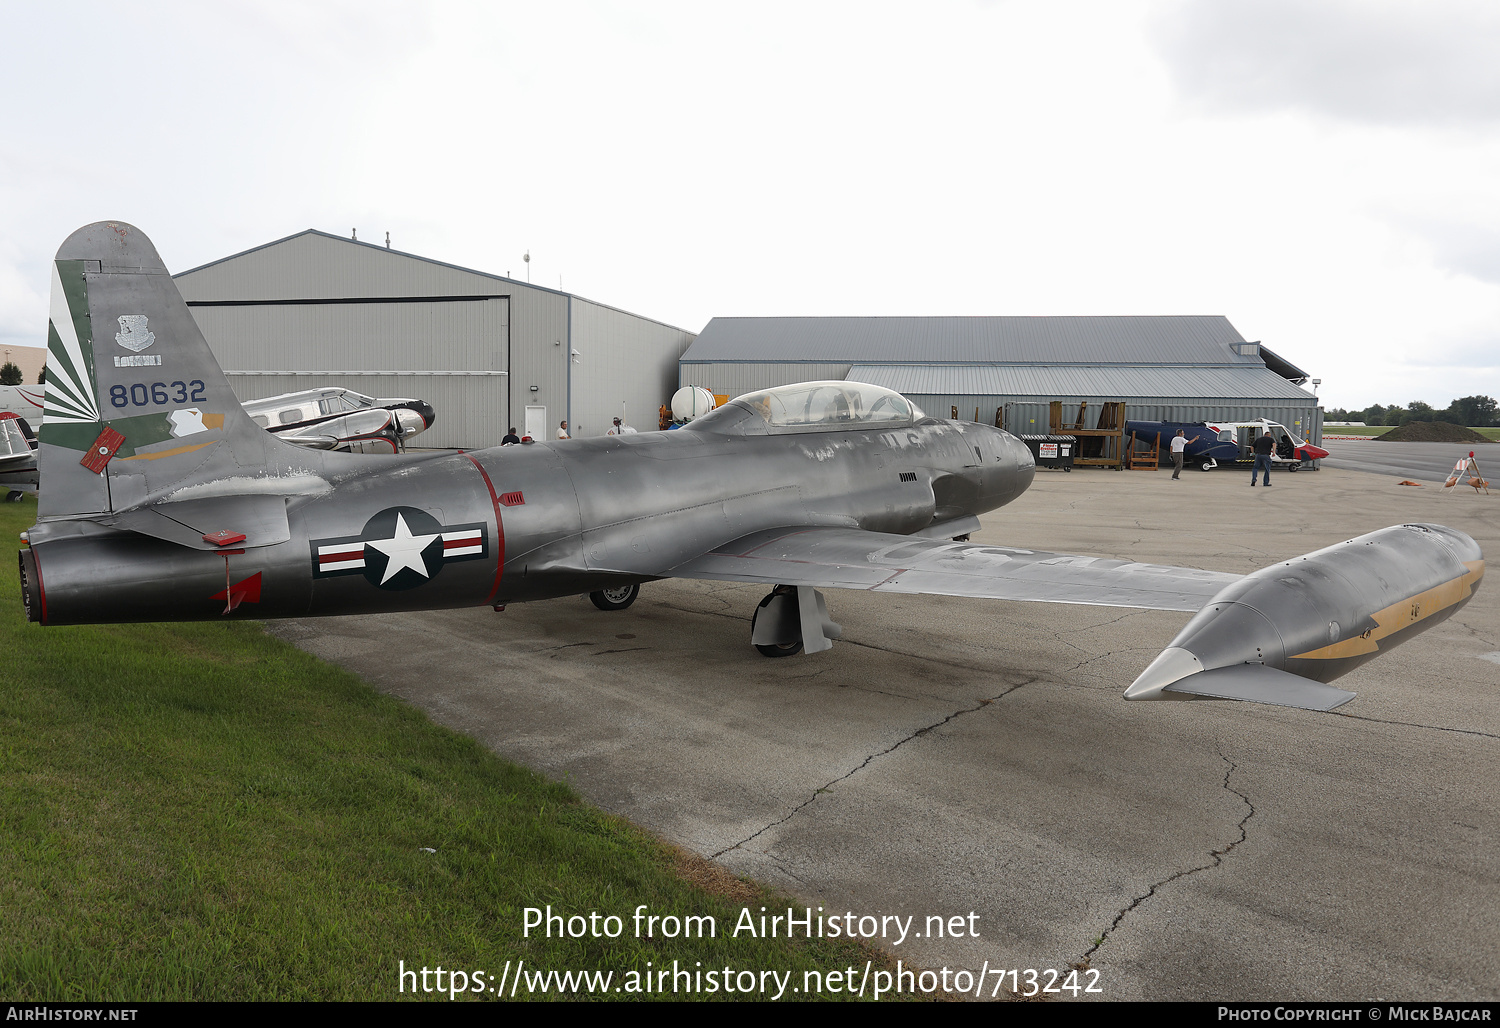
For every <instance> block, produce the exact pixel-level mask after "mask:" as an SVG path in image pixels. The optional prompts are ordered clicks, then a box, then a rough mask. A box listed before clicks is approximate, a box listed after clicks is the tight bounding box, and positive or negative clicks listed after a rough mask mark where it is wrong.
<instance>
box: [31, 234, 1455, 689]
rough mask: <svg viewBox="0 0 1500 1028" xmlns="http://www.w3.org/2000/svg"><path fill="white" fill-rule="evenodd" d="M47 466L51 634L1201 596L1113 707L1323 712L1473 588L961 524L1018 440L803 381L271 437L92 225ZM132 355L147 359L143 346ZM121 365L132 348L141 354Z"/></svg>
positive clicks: (131, 256)
mask: <svg viewBox="0 0 1500 1028" xmlns="http://www.w3.org/2000/svg"><path fill="white" fill-rule="evenodd" d="M48 346H49V350H50V355H49V358H48V361H49V362H48V369H49V370H48V374H47V390H46V417H45V420H44V421H43V424H42V431H41V446H40V450H39V456H40V460H41V463H42V466H43V470H44V472H45V475H46V479H45V481H46V487H45V488H44V489H43V490H42V491H41V494H40V500H39V507H38V523H37V524H36V526H35V527H33V528H32V529H30V530H29V531H28V532H27V533H26V536H25V541H26V543H27V546H26V548H25V549H23V550H22V551H21V554H20V562H21V590H22V594H23V597H24V599H25V604H26V611H27V615H28V617H29V618H30V619H31V620H33V621H38V622H41V623H42V624H46V625H64V624H77V623H87V622H121V621H178V620H204V619H212V618H219V617H228V618H235V617H249V618H279V617H306V616H310V615H326V614H357V613H363V612H373V611H403V610H423V609H434V608H447V607H462V606H470V605H481V604H485V605H492V606H494V607H496V608H499V607H501V606H503V605H505V604H507V603H517V602H521V601H524V600H535V599H542V598H545V597H553V596H565V595H569V594H573V595H577V594H579V593H589V594H590V595H591V596H592V597H593V599H594V602H595V603H596V604H598V605H599V606H601V607H604V608H606V609H619V608H623V607H627V606H629V605H630V603H631V602H632V601H633V600H634V599H635V597H636V595H637V593H638V591H639V588H640V585H641V583H643V582H650V581H652V580H654V579H661V578H669V577H680V578H702V579H719V580H728V581H738V582H752V583H760V584H762V585H765V586H767V587H769V589H770V591H769V593H768V594H767V595H766V597H765V598H764V599H763V600H761V602H760V604H759V606H758V608H757V609H756V612H755V618H754V621H753V625H752V628H751V636H750V641H751V643H752V644H753V645H754V646H755V647H756V648H757V649H759V650H760V652H762V653H764V654H767V655H768V656H783V655H787V654H791V653H795V652H797V651H798V650H801V651H804V652H808V653H813V652H818V651H821V650H826V649H828V648H829V647H830V646H831V645H832V640H834V639H837V638H838V637H839V635H840V629H839V626H838V625H836V624H835V623H834V622H833V621H832V619H831V618H830V617H829V613H828V607H827V603H826V600H825V598H824V596H823V593H822V590H824V589H863V590H868V591H872V592H895V593H936V594H946V595H957V596H968V597H974V598H983V597H993V598H999V599H1012V600H1036V601H1043V602H1053V603H1085V604H1101V605H1106V606H1129V607H1146V608H1154V609H1161V610H1180V611H1188V612H1192V611H1196V613H1195V614H1194V616H1193V617H1192V619H1191V620H1190V621H1189V622H1188V624H1187V626H1186V627H1185V628H1184V629H1183V630H1182V632H1181V633H1179V634H1178V635H1177V637H1176V638H1175V639H1173V641H1172V643H1171V645H1170V646H1169V647H1168V648H1167V649H1166V650H1164V651H1163V652H1162V653H1161V655H1160V656H1158V657H1157V658H1156V659H1155V660H1154V661H1153V662H1152V663H1151V664H1150V666H1149V667H1147V668H1146V670H1145V671H1144V672H1143V673H1142V674H1141V675H1140V677H1139V678H1137V679H1136V681H1135V682H1134V684H1132V685H1131V686H1130V687H1129V689H1127V690H1126V693H1125V695H1126V697H1127V698H1129V699H1195V698H1219V699H1240V700H1256V701H1261V702H1266V703H1276V704H1283V705H1290V706H1300V707H1308V708H1312V709H1319V710H1326V709H1331V708H1332V707H1335V706H1337V705H1339V704H1340V703H1343V702H1345V701H1347V700H1348V699H1350V698H1351V697H1352V696H1353V693H1350V692H1346V691H1344V690H1341V689H1336V688H1333V687H1331V686H1329V685H1327V684H1325V683H1327V682H1329V681H1331V680H1333V679H1335V678H1337V677H1338V676H1340V675H1342V674H1344V673H1345V672H1347V671H1349V670H1351V669H1352V668H1354V667H1357V666H1358V665H1360V664H1362V663H1364V662H1365V661H1367V660H1369V659H1371V658H1372V657H1374V656H1376V655H1377V654H1378V653H1380V652H1381V651H1383V650H1385V649H1388V648H1389V647H1391V646H1393V645H1395V644H1397V643H1399V642H1400V641H1402V640H1403V639H1405V638H1408V637H1410V636H1411V635H1414V634H1416V633H1418V632H1421V631H1423V630H1425V629H1426V628H1429V627H1431V626H1432V625H1433V624H1436V623H1437V622H1439V621H1441V620H1443V619H1444V618H1446V617H1448V616H1449V615H1451V614H1452V613H1453V612H1454V611H1455V610H1457V609H1458V608H1459V607H1461V606H1462V605H1463V604H1464V603H1466V602H1467V601H1468V599H1469V597H1470V596H1471V595H1472V593H1473V590H1474V588H1475V587H1476V586H1477V585H1478V584H1479V582H1480V579H1481V577H1482V576H1483V574H1484V561H1483V556H1482V554H1481V553H1480V550H1479V547H1478V546H1477V545H1476V544H1475V543H1474V541H1473V540H1472V539H1471V538H1469V537H1468V536H1467V535H1465V534H1464V533H1462V532H1459V531H1455V530H1453V529H1449V528H1444V527H1442V526H1439V525H1398V526H1394V527H1391V528H1386V529H1382V530H1380V531H1378V532H1373V533H1371V534H1369V535H1365V536H1361V537H1360V538H1358V539H1353V540H1350V541H1349V542H1345V543H1340V544H1338V545H1336V546H1331V547H1328V548H1326V549H1323V550H1319V551H1317V552H1315V553H1310V554H1307V555H1306V556H1303V557H1298V558H1296V559H1294V560H1291V561H1286V562H1283V563H1280V564H1276V565H1273V566H1271V567H1268V568H1265V569H1262V570H1260V571H1257V572H1255V573H1253V574H1250V575H1247V576H1244V577H1241V576H1239V575H1233V574H1224V573H1220V572H1214V571H1202V570H1195V569H1191V568H1174V567H1165V566H1160V565H1151V564H1139V563H1135V562H1132V561H1127V560H1105V559H1100V558H1095V557H1080V556H1071V555H1068V554H1060V553H1043V552H1038V551H1034V550H1029V549H1020V548H1013V547H1006V546H989V545H980V544H975V543H969V542H957V541H954V540H955V539H961V538H963V537H966V536H967V535H968V534H969V533H970V532H971V531H973V530H974V529H976V528H977V527H978V525H979V522H978V518H977V515H979V514H982V513H985V512H987V511H991V510H995V509H996V508H999V507H1002V506H1004V505H1005V504H1006V503H1008V502H1010V501H1011V500H1013V499H1015V498H1016V497H1017V496H1019V495H1021V493H1022V492H1024V491H1025V490H1026V488H1027V487H1028V486H1029V485H1030V484H1031V480H1032V475H1033V473H1034V470H1035V467H1034V462H1033V459H1032V457H1031V455H1030V452H1029V451H1028V450H1027V448H1026V447H1025V445H1024V444H1022V443H1021V441H1020V440H1018V439H1016V438H1015V437H1014V436H1012V435H1010V434H1008V433H1006V432H1003V431H1000V430H999V429H994V428H989V427H987V426H983V425H978V424H967V423H962V422H954V421H943V420H939V419H937V418H932V417H928V416H927V415H925V414H924V413H923V412H922V411H921V410H919V409H917V408H916V406H914V405H913V404H912V403H911V402H910V401H909V400H907V399H906V398H905V397H903V396H901V395H900V394H899V393H896V392H893V391H891V390H888V389H882V388H879V387H876V386H872V385H864V384H861V383H857V382H806V383H800V384H797V385H789V386H782V387H779V388H775V389H768V390H765V391H763V392H759V393H753V394H750V395H746V396H741V397H739V398H737V399H734V400H732V401H730V402H729V403H727V404H724V405H723V406H721V407H719V408H717V409H716V410H714V411H712V412H710V413H708V414H705V415H703V416H702V417H699V418H697V419H695V420H694V421H693V422H692V423H691V424H689V425H686V426H684V427H683V428H682V429H680V430H678V431H676V432H650V433H639V434H636V435H624V436H606V437H602V438H597V439H583V440H568V441H560V442H534V443H531V444H530V445H520V446H506V447H496V448H494V449H489V450H481V451H477V452H470V453H462V452H458V453H455V452H444V453H427V454H402V455H392V456H387V457H381V456H355V455H351V454H343V453H337V452H332V451H325V450H308V449H304V448H301V447H295V446H291V445H289V444H287V443H285V442H283V441H282V440H280V439H277V438H276V437H275V436H273V435H271V434H269V433H267V432H265V431H262V430H261V429H260V428H259V427H257V426H256V424H255V423H254V422H253V421H252V420H251V418H250V416H249V415H248V414H247V413H246V412H245V410H244V408H242V407H241V406H240V404H239V403H238V401H236V399H235V397H234V394H233V393H232V392H231V391H230V388H229V385H228V382H227V381H226V379H225V378H224V375H223V373H222V372H221V371H220V369H219V366H218V364H217V362H216V361H215V360H214V357H213V355H212V353H211V352H210V351H209V348H208V345H207V343H206V342H205V341H204V339H203V336H202V334H201V333H200V332H199V330H198V326H197V324H196V323H195V322H194V320H193V317H192V315H191V313H190V312H189V311H188V309H187V307H186V305H185V304H184V303H183V301H182V298H181V296H180V295H179V294H178V292H177V289H176V287H175V286H174V285H173V282H172V279H171V277H170V276H169V275H168V274H167V270H166V268H165V267H164V266H163V264H162V262H161V259H160V257H158V256H157V253H156V250H155V248H154V247H153V246H152V245H151V242H150V241H149V240H148V239H147V238H146V237H145V235H143V234H142V233H141V232H139V231H138V230H137V229H135V228H133V227H131V226H130V225H126V224H123V223H119V222H101V223H99V224H95V225H89V226H86V227H85V228H82V229H79V230H78V231H77V232H75V233H74V234H73V235H72V236H70V237H69V238H68V239H67V240H66V241H65V242H64V243H63V245H62V248H61V249H60V250H59V251H58V255H57V261H56V264H55V265H54V270H53V276H52V305H51V322H50V325H49V330H48ZM147 352H149V353H150V354H152V355H154V357H155V358H156V359H154V360H152V361H149V362H147V361H144V360H140V359H139V357H140V356H141V355H142V354H143V353H147ZM132 358H136V359H132Z"/></svg>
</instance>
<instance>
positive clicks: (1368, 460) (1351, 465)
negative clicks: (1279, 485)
mask: <svg viewBox="0 0 1500 1028" xmlns="http://www.w3.org/2000/svg"><path fill="white" fill-rule="evenodd" d="M1324 449H1326V450H1327V451H1328V457H1327V459H1325V460H1324V461H1323V462H1322V464H1323V467H1324V468H1342V469H1343V470H1346V471H1368V472H1369V473H1371V474H1373V475H1386V476H1390V477H1394V478H1398V479H1399V478H1410V479H1414V480H1416V481H1418V482H1438V483H1442V482H1443V481H1445V480H1446V479H1447V478H1448V476H1449V475H1450V474H1452V472H1453V464H1454V462H1455V461H1458V460H1460V459H1462V458H1464V457H1466V456H1468V454H1469V451H1471V450H1472V451H1473V452H1474V456H1475V458H1476V459H1477V460H1478V462H1479V470H1480V471H1483V472H1484V477H1485V478H1490V477H1491V476H1495V477H1496V479H1497V480H1500V446H1496V445H1495V444H1494V443H1387V442H1381V441H1380V440H1379V439H1329V440H1328V441H1327V442H1326V443H1324ZM1492 451H1493V453H1492ZM1298 474H1301V472H1298Z"/></svg>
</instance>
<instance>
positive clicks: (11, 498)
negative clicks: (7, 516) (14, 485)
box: [5, 489, 26, 503]
mask: <svg viewBox="0 0 1500 1028" xmlns="http://www.w3.org/2000/svg"><path fill="white" fill-rule="evenodd" d="M24 495H26V494H25V493H23V492H21V490H19V489H12V490H11V491H10V492H8V493H6V494H5V502H6V503H20V502H21V497H22V496H24Z"/></svg>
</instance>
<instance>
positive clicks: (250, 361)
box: [190, 299, 509, 446]
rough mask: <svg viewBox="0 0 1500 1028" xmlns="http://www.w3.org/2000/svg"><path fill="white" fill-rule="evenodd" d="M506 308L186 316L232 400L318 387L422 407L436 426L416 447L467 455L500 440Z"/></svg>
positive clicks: (402, 306) (373, 306) (262, 310)
mask: <svg viewBox="0 0 1500 1028" xmlns="http://www.w3.org/2000/svg"><path fill="white" fill-rule="evenodd" d="M508 307H509V301H507V300H505V299H494V300H469V301H456V302H442V301H435V302H429V301H421V302H417V303H358V304H336V303H313V304H296V305H281V304H275V305H263V306H262V305H257V306H245V307H227V306H198V307H192V308H190V309H191V310H192V312H193V316H194V318H195V319H196V320H197V322H198V325H199V327H200V328H201V329H202V330H203V334H204V337H205V338H207V339H209V340H210V342H211V345H212V346H213V349H214V352H215V355H216V356H217V357H218V358H219V362H220V364H221V365H222V366H223V368H224V371H225V373H226V375H227V376H228V378H229V383H230V385H231V386H232V387H233V388H234V390H235V394H236V395H237V396H239V398H240V399H241V400H253V399H258V398H260V397H263V396H274V395H276V394H277V393H288V392H292V391H294V390H297V389H310V388H313V387H316V386H325V385H341V386H345V387H347V388H349V389H356V390H358V391H360V392H362V393H366V394H369V395H371V396H377V397H408V398H415V399H422V400H427V401H428V402H430V403H431V404H432V405H433V408H434V409H435V410H436V411H437V412H438V419H437V422H436V424H434V425H433V427H432V428H431V429H430V430H429V431H427V432H426V433H424V434H423V435H422V437H421V444H420V445H423V446H472V445H476V443H475V442H474V441H475V440H480V439H494V440H495V441H496V442H498V441H499V439H500V436H501V435H503V434H504V431H505V428H504V425H503V424H500V422H501V421H502V419H503V418H504V416H505V411H504V404H505V385H506V374H505V372H506V367H505V354H506V344H507V339H508V336H509V332H508V317H507V309H508ZM497 428H498V431H497Z"/></svg>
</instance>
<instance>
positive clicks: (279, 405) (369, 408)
mask: <svg viewBox="0 0 1500 1028" xmlns="http://www.w3.org/2000/svg"><path fill="white" fill-rule="evenodd" d="M244 407H245V412H246V413H247V414H249V415H250V420H251V421H254V422H255V423H256V424H257V425H259V426H260V427H261V428H264V429H265V430H266V431H268V432H271V433H273V434H274V435H278V436H280V437H281V438H282V439H284V440H286V441H287V442H289V443H296V444H297V445H298V446H306V447H308V448H310V449H314V450H342V451H344V452H345V453H400V452H402V451H403V450H405V449H406V441H407V440H408V439H410V438H411V437H412V436H414V435H417V434H418V433H420V432H425V431H426V430H427V429H429V428H431V427H432V423H433V422H434V421H436V420H437V416H436V415H435V414H434V413H433V410H432V404H430V403H428V402H427V401H426V400H411V399H386V400H377V399H376V398H375V397H373V396H366V395H364V394H363V393H356V392H355V391H354V390H353V389H344V388H342V387H339V386H325V387H323V388H321V389H303V390H302V391H300V392H296V393H282V394H281V395H280V396H267V397H264V398H263V399H259V400H247V401H245V404H244Z"/></svg>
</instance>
